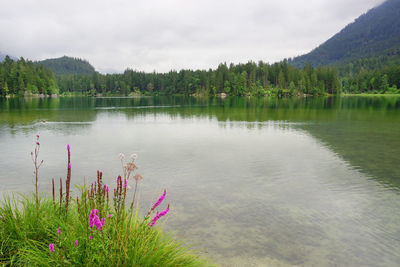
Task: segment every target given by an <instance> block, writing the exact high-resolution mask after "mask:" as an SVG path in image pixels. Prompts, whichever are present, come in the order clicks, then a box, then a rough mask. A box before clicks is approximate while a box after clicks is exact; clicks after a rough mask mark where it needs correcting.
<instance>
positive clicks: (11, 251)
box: [0, 197, 211, 266]
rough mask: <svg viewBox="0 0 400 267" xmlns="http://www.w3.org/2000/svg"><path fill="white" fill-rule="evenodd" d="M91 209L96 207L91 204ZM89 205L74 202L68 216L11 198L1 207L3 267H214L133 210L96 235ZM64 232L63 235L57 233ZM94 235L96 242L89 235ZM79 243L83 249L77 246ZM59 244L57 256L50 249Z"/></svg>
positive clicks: (47, 204) (49, 203)
mask: <svg viewBox="0 0 400 267" xmlns="http://www.w3.org/2000/svg"><path fill="white" fill-rule="evenodd" d="M87 204H90V202H87ZM89 210H90V207H87V208H86V210H85V207H84V204H83V201H82V203H80V210H79V212H78V205H77V202H76V201H73V202H70V204H69V209H68V214H67V215H66V213H65V208H63V207H62V208H60V206H59V203H56V204H53V200H52V199H48V198H42V199H40V201H39V204H38V205H36V201H35V199H34V197H30V198H25V197H24V198H22V199H21V200H18V201H16V200H15V198H10V197H7V198H5V200H4V201H3V203H2V205H1V207H0V220H1V223H0V241H1V243H0V264H3V265H11V266H13V265H17V266H210V265H211V264H210V263H208V262H207V261H206V260H205V259H203V258H201V257H199V256H198V255H197V254H196V252H194V251H191V250H190V249H188V248H187V247H185V246H184V245H183V244H182V242H181V241H177V240H175V239H174V238H173V236H171V235H169V234H165V233H163V232H162V231H161V230H160V229H158V228H157V227H150V226H148V222H149V219H143V218H139V216H138V214H137V212H136V214H129V213H128V211H127V210H125V209H124V211H123V212H122V213H121V214H122V215H120V218H117V217H118V215H117V214H115V213H112V214H113V217H112V218H108V217H107V215H108V212H109V210H106V208H103V210H100V215H101V216H103V217H106V222H105V225H104V227H103V229H102V231H99V230H98V229H96V228H95V227H93V229H92V230H90V228H89V225H88V213H87V212H88V211H89ZM59 228H60V230H61V233H60V234H58V233H57V230H58V229H59ZM90 235H91V236H93V239H90V238H89V236H90ZM75 240H78V246H75ZM50 243H54V247H55V252H50V250H49V244H50Z"/></svg>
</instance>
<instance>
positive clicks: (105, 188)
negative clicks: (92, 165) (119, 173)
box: [104, 184, 110, 192]
mask: <svg viewBox="0 0 400 267" xmlns="http://www.w3.org/2000/svg"><path fill="white" fill-rule="evenodd" d="M104 191H105V192H108V191H110V188H109V187H108V185H106V184H104Z"/></svg>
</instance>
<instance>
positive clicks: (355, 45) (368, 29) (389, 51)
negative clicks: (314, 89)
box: [289, 0, 400, 67]
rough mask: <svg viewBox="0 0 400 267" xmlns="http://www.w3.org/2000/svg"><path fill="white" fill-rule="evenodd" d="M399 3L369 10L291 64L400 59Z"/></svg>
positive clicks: (389, 1)
mask: <svg viewBox="0 0 400 267" xmlns="http://www.w3.org/2000/svg"><path fill="white" fill-rule="evenodd" d="M399 18H400V0H387V1H386V2H384V3H383V4H381V5H379V6H377V7H375V8H373V9H371V10H369V11H368V12H367V13H365V14H363V15H361V16H360V17H358V18H357V19H356V20H355V21H354V22H353V23H350V24H349V25H347V26H346V27H345V28H344V29H343V30H341V31H340V32H339V33H337V34H336V35H334V36H333V37H332V38H330V39H329V40H327V41H326V42H324V43H323V44H321V45H320V46H318V47H317V48H315V49H314V50H312V51H311V52H310V53H308V54H305V55H302V56H299V57H295V58H294V59H293V60H290V61H289V62H290V63H291V64H292V65H295V66H297V67H302V66H304V65H305V64H306V62H310V63H311V64H312V65H313V66H316V65H328V64H332V63H338V62H341V63H346V62H349V61H351V60H354V59H357V58H366V57H376V56H395V57H399V56H400V19H399Z"/></svg>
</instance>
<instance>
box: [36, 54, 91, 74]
mask: <svg viewBox="0 0 400 267" xmlns="http://www.w3.org/2000/svg"><path fill="white" fill-rule="evenodd" d="M36 64H42V65H45V66H46V67H47V68H49V69H51V70H52V71H53V72H54V74H55V75H71V74H93V73H94V72H95V69H94V67H93V66H92V65H90V63H89V62H88V61H86V60H83V59H80V58H72V57H67V56H63V57H60V58H51V59H46V60H42V61H38V62H36Z"/></svg>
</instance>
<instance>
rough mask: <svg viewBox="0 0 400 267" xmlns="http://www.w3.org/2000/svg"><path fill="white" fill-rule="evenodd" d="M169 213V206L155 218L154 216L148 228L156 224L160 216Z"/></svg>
mask: <svg viewBox="0 0 400 267" xmlns="http://www.w3.org/2000/svg"><path fill="white" fill-rule="evenodd" d="M168 211H169V205H168V207H167V208H166V209H165V210H163V211H161V212H160V213H157V214H156V216H154V218H153V220H152V221H151V222H150V223H149V225H150V226H153V225H155V224H156V222H157V221H158V219H160V218H161V217H162V216H165V215H166V214H167V213H168Z"/></svg>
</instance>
